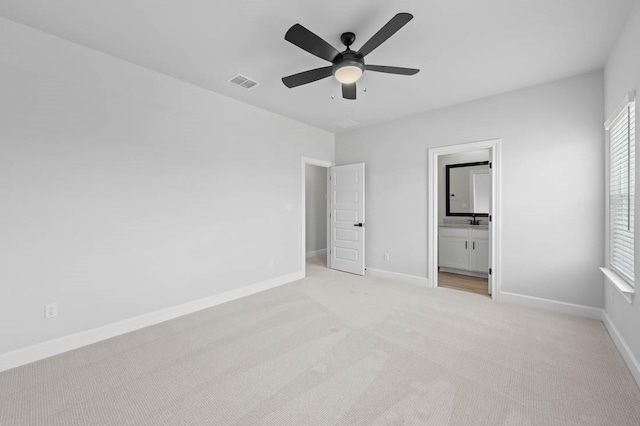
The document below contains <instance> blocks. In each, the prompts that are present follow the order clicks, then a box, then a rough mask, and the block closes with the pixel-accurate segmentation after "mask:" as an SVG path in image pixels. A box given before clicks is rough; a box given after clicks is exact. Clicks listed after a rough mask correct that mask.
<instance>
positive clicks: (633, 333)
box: [602, 2, 640, 360]
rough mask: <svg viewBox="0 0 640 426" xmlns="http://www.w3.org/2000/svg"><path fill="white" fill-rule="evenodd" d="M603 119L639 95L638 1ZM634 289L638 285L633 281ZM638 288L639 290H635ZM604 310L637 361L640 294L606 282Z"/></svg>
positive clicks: (639, 221)
mask: <svg viewBox="0 0 640 426" xmlns="http://www.w3.org/2000/svg"><path fill="white" fill-rule="evenodd" d="M604 75H605V99H606V110H605V112H606V113H605V116H604V117H603V119H602V121H604V119H605V118H607V117H609V115H611V113H612V111H613V110H614V109H615V108H616V106H617V105H618V104H620V102H621V101H622V99H623V98H624V97H625V95H626V94H627V92H629V91H630V90H636V93H637V94H638V95H640V2H636V4H635V7H634V9H633V11H632V13H631V14H630V15H629V18H628V21H627V24H626V27H625V30H624V32H623V33H622V35H621V36H620V39H619V40H618V43H617V44H616V47H615V48H614V50H613V52H612V54H611V56H610V57H609V60H608V62H607V66H606V68H605V74H604ZM637 105H638V103H637V102H636V144H638V131H637V129H638V123H640V108H638V107H637ZM636 173H637V175H636V194H638V185H640V167H638V166H636ZM635 208H636V211H640V200H639V199H638V197H636V206H635ZM635 229H636V234H635V241H636V250H635V271H636V276H640V243H639V242H640V215H637V214H636V223H635ZM603 262H604V260H603ZM637 281H638V279H637V278H636V288H637V289H638V288H639V287H640V286H639V285H638V283H637ZM636 291H640V290H636ZM605 311H606V313H607V315H608V316H609V318H610V319H611V321H612V322H613V323H614V325H615V327H616V328H617V329H618V331H619V332H620V334H621V335H622V337H623V339H624V340H625V341H626V343H627V345H628V346H629V349H630V350H631V352H632V353H633V355H634V356H635V358H636V360H640V295H639V294H637V293H636V297H635V301H634V303H633V305H630V304H629V303H627V301H626V300H625V299H624V298H623V297H622V295H621V294H620V293H619V292H618V291H617V290H615V289H614V288H613V287H612V286H611V285H610V284H607V285H606V286H605Z"/></svg>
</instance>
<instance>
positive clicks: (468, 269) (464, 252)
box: [438, 224, 489, 277]
mask: <svg viewBox="0 0 640 426" xmlns="http://www.w3.org/2000/svg"><path fill="white" fill-rule="evenodd" d="M438 234H439V235H438V240H439V241H438V266H439V267H440V270H441V271H443V272H452V273H456V274H463V275H472V276H477V277H486V276H487V275H488V273H489V230H488V227H487V226H482V225H457V224H456V225H454V224H451V225H440V227H439V229H438Z"/></svg>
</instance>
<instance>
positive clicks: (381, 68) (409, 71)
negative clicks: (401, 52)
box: [364, 65, 420, 75]
mask: <svg viewBox="0 0 640 426" xmlns="http://www.w3.org/2000/svg"><path fill="white" fill-rule="evenodd" d="M364 68H365V69H366V70H367V71H376V72H385V73H388V74H402V75H414V74H417V73H418V72H419V71H420V70H419V69H416V68H402V67H387V66H385V65H365V66H364Z"/></svg>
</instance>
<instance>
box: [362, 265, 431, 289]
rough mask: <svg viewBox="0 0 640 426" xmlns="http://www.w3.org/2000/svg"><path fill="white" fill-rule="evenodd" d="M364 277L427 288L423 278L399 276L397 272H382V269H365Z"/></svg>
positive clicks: (427, 281) (426, 282) (427, 283)
mask: <svg viewBox="0 0 640 426" xmlns="http://www.w3.org/2000/svg"><path fill="white" fill-rule="evenodd" d="M365 275H368V276H370V277H373V278H381V279H384V280H389V281H399V282H403V283H408V284H414V285H419V286H420V287H425V288H428V287H429V280H428V279H427V278H424V277H417V276H415V275H407V274H401V273H399V272H390V271H383V270H382V269H374V268H366V270H365Z"/></svg>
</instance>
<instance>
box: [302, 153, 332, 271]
mask: <svg viewBox="0 0 640 426" xmlns="http://www.w3.org/2000/svg"><path fill="white" fill-rule="evenodd" d="M332 166H334V163H331V162H329V161H323V160H315V159H312V158H303V159H302V202H301V206H302V250H301V253H302V262H301V269H302V272H303V274H304V275H305V276H306V264H307V260H309V261H313V262H316V263H318V262H319V263H322V264H323V266H324V267H327V268H330V267H331V265H330V263H329V262H330V256H329V255H328V254H327V252H328V251H327V248H328V246H329V231H328V230H329V204H328V194H329V191H328V188H329V170H330V168H331V167H332Z"/></svg>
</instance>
